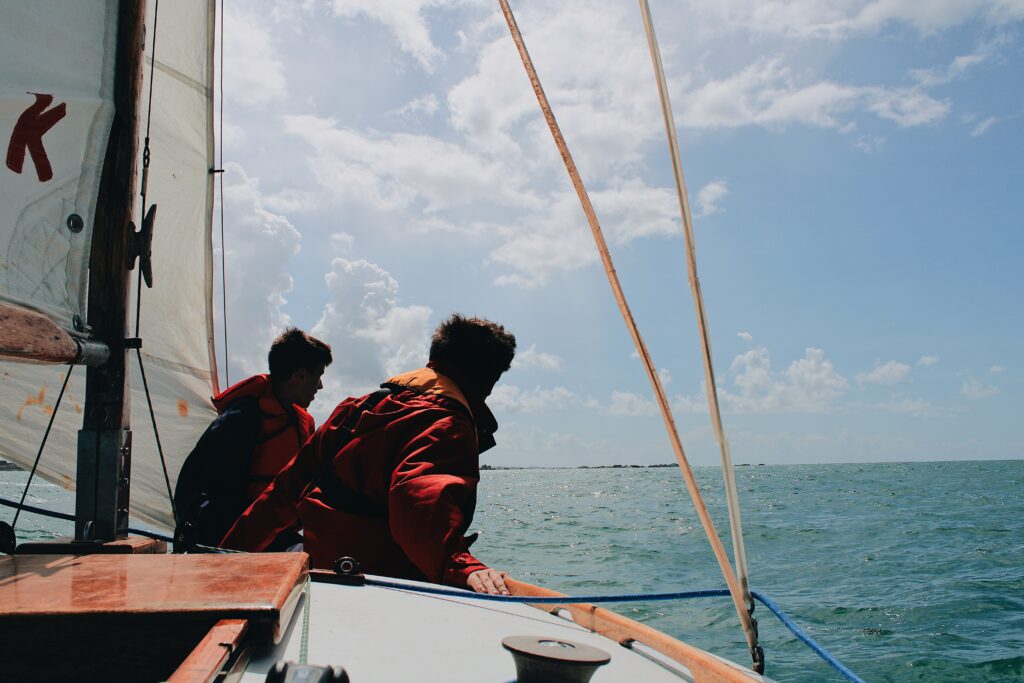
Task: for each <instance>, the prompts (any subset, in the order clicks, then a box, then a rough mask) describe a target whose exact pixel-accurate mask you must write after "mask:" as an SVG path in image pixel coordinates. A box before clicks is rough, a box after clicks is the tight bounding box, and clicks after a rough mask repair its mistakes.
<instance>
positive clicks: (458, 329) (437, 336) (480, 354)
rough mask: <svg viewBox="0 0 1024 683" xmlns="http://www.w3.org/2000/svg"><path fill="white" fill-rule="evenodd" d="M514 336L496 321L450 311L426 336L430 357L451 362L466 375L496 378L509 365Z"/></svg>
mask: <svg viewBox="0 0 1024 683" xmlns="http://www.w3.org/2000/svg"><path fill="white" fill-rule="evenodd" d="M515 355H516V338H515V336H514V335H513V334H512V333H511V332H508V331H507V330H506V329H505V328H504V327H502V326H501V325H499V324H498V323H494V322H491V321H490V320H485V319H484V318H476V317H474V318H467V317H465V316H462V315H459V314H458V313H453V314H452V315H451V316H450V317H449V318H448V319H447V320H445V321H444V322H442V323H441V324H440V325H438V326H437V330H435V331H434V336H433V338H432V339H431V340H430V360H432V361H440V362H442V363H445V364H446V365H450V366H453V367H454V368H455V369H457V370H459V371H460V372H462V373H463V374H465V375H467V376H468V377H469V378H470V379H474V380H479V381H483V382H491V381H494V382H497V381H498V378H500V377H501V375H502V373H503V372H505V371H506V370H508V369H509V368H510V367H512V359H513V358H514V357H515Z"/></svg>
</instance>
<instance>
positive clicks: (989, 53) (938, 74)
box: [910, 37, 1006, 86]
mask: <svg viewBox="0 0 1024 683" xmlns="http://www.w3.org/2000/svg"><path fill="white" fill-rule="evenodd" d="M1005 42H1006V39H1005V38H1003V37H1000V38H997V39H996V40H994V41H989V42H986V43H983V44H982V45H980V46H979V47H978V49H977V50H975V51H974V52H972V53H971V54H967V55H960V56H958V57H955V58H954V59H953V61H951V62H950V63H949V64H948V65H947V66H942V67H935V68H932V69H912V70H911V71H910V76H911V77H912V78H913V79H914V80H916V81H917V82H918V83H919V84H921V85H923V86H933V85H945V84H946V83H950V82H952V81H955V80H958V79H960V78H963V77H964V76H965V75H966V74H967V72H968V71H970V70H971V69H973V68H974V67H976V66H978V65H980V64H984V63H985V62H988V61H991V60H992V59H993V58H994V57H995V56H996V49H997V48H998V47H999V46H1001V45H1003V44H1005Z"/></svg>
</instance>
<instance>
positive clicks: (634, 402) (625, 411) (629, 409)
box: [587, 391, 658, 417]
mask: <svg viewBox="0 0 1024 683" xmlns="http://www.w3.org/2000/svg"><path fill="white" fill-rule="evenodd" d="M587 407H588V408H591V409H592V410H595V411H597V412H598V413H600V414H602V415H611V416H613V417H645V416H648V415H656V414H657V413H658V406H657V404H656V403H655V402H654V401H653V400H651V399H649V398H645V397H643V396H641V395H639V394H636V393H633V392H632V391H612V395H611V401H610V402H609V403H608V404H607V405H605V404H603V403H601V401H599V400H597V399H596V398H590V399H588V400H587Z"/></svg>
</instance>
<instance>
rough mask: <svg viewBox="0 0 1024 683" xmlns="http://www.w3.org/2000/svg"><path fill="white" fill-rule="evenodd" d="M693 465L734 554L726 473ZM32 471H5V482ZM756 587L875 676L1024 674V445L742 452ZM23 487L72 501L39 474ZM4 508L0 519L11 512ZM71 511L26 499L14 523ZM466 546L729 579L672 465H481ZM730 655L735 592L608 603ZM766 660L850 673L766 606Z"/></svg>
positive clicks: (505, 563)
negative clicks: (962, 451)
mask: <svg viewBox="0 0 1024 683" xmlns="http://www.w3.org/2000/svg"><path fill="white" fill-rule="evenodd" d="M696 474H697V478H698V480H699V483H700V487H701V490H702V494H703V496H704V498H705V500H706V501H707V504H708V507H709V509H710V510H711V513H712V516H713V517H714V519H715V524H716V525H717V527H718V532H719V536H720V537H721V539H722V542H723V544H724V545H725V547H726V549H727V551H728V552H729V554H730V555H731V554H732V544H731V541H730V539H729V536H728V513H727V511H726V508H725V501H724V496H723V485H722V477H721V473H720V472H719V471H718V470H717V469H715V468H697V469H696ZM26 476H27V474H26V473H25V472H0V496H3V497H5V498H12V497H16V496H17V495H20V493H21V487H22V486H23V485H24V481H25V479H26ZM736 477H737V483H738V486H739V489H740V499H741V508H742V513H743V527H744V535H745V539H746V541H745V542H746V550H747V565H748V570H749V574H750V583H751V586H752V587H753V588H754V589H756V590H759V591H760V592H762V593H764V594H765V595H767V596H768V597H770V598H772V599H773V600H774V601H775V602H776V603H778V604H779V605H780V606H781V607H782V608H783V609H784V610H786V611H787V612H788V613H789V615H790V616H791V617H792V618H793V619H795V620H796V621H797V622H798V623H799V624H800V625H801V626H803V628H804V629H805V630H806V631H807V632H808V633H809V634H810V635H811V636H812V637H813V638H815V639H816V640H818V641H819V642H820V643H821V644H822V645H823V646H824V647H825V648H826V649H828V650H830V651H831V652H832V653H833V654H835V655H836V656H838V657H839V658H840V659H841V660H842V661H843V662H844V663H845V664H846V665H847V666H849V667H850V668H851V669H852V670H853V671H855V672H856V673H857V674H859V675H860V676H861V677H862V678H864V679H865V680H868V681H985V682H995V681H1000V682H1001V681H1018V682H1019V681H1024V497H1022V496H1021V495H1020V487H1021V485H1022V483H1024V461H988V462H940V463H898V464H847V465H784V466H751V467H738V468H736ZM28 501H29V502H31V503H32V504H34V505H40V506H47V507H52V508H56V509H59V510H62V511H70V509H71V507H72V504H71V499H70V496H69V495H68V494H67V493H65V492H63V491H61V490H59V489H58V488H57V487H54V486H52V485H49V484H45V483H36V484H33V487H32V492H30V494H29V498H28ZM11 517H12V515H11V514H10V511H9V510H6V509H5V510H0V519H3V520H7V521H10V519H11ZM69 528H70V525H69V524H67V523H64V522H60V521H56V522H54V521H52V520H46V519H42V518H40V517H38V516H36V515H30V514H23V515H22V517H21V520H20V521H19V523H18V531H19V538H20V539H21V540H25V539H27V538H40V537H46V536H49V535H54V534H59V533H67V532H68V531H69ZM472 530H474V531H479V532H480V538H479V540H478V541H477V543H476V545H474V547H473V552H474V553H475V554H476V555H477V556H478V557H480V558H481V559H483V560H484V561H486V562H487V563H488V564H490V565H491V566H494V567H497V568H500V569H505V570H507V571H509V572H510V573H511V574H512V575H513V576H514V577H516V578H519V579H522V580H525V581H529V582H531V583H535V584H538V585H542V586H545V587H547V588H551V589H553V590H557V591H560V592H563V593H568V594H583V593H586V594H595V593H623V592H630V593H636V592H669V591H684V590H695V589H704V588H720V587H723V586H724V581H723V580H722V578H721V574H720V572H719V569H718V566H717V564H716V562H715V560H714V556H713V555H712V552H711V548H710V545H709V544H708V541H707V539H706V537H705V535H704V532H703V530H702V529H701V526H700V523H699V521H698V520H697V518H696V515H695V513H694V511H693V506H692V504H691V503H690V502H689V498H688V494H687V492H686V489H685V486H684V485H683V483H682V479H681V476H680V474H679V471H678V469H676V468H674V467H672V468H629V467H624V468H608V469H524V470H495V471H485V472H483V473H482V477H481V485H480V491H479V502H478V507H477V515H476V518H475V520H474V522H473V528H472ZM610 607H611V608H612V609H614V610H615V611H618V612H620V613H622V614H625V615H627V616H629V617H631V618H633V619H636V620H638V621H641V622H643V623H646V624H648V625H650V626H653V627H655V628H658V629H660V630H662V631H664V632H666V633H669V634H670V635H673V636H675V637H677V638H680V639H682V640H685V641H687V642H690V643H692V644H694V645H697V646H698V647H702V648H704V649H707V650H710V651H711V652H714V653H716V654H719V655H722V656H724V657H728V658H729V659H732V660H734V661H737V662H746V661H749V657H748V655H747V652H746V645H745V641H744V638H743V633H742V630H741V629H740V626H739V622H738V619H737V617H736V614H735V612H734V611H733V607H732V603H731V601H730V600H729V599H728V598H707V599H700V600H690V601H684V602H658V603H655V602H644V603H626V604H620V605H610ZM755 616H756V617H757V618H758V621H759V623H760V636H761V643H762V645H763V647H764V649H765V653H766V658H767V662H768V669H767V672H766V673H767V674H768V675H770V676H771V677H772V678H775V679H776V680H779V681H797V682H800V683H811V682H813V681H829V680H836V681H838V680H841V678H840V677H839V676H838V675H837V674H835V673H834V672H833V671H832V670H831V669H829V668H828V667H827V665H825V664H824V663H822V662H821V661H820V660H819V659H818V658H817V657H816V656H815V655H814V654H813V653H811V652H810V650H808V649H807V648H806V647H805V646H804V645H803V644H801V643H800V642H798V641H796V640H795V638H793V637H792V636H791V635H790V633H789V632H788V631H787V630H786V629H785V628H784V627H783V626H782V625H781V624H780V623H779V622H778V621H777V620H776V619H775V617H774V616H772V615H771V613H770V612H768V610H767V609H764V608H763V606H759V607H758V609H757V611H756V612H755Z"/></svg>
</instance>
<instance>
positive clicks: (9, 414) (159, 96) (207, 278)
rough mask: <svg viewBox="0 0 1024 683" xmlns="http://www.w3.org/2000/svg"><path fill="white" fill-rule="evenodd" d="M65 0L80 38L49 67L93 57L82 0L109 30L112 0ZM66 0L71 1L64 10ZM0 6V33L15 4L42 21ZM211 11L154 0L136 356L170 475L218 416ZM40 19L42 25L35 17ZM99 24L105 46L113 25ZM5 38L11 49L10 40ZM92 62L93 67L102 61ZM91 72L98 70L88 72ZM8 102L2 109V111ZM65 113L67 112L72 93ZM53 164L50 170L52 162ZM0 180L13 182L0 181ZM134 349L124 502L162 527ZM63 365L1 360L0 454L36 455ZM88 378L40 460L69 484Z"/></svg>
mask: <svg viewBox="0 0 1024 683" xmlns="http://www.w3.org/2000/svg"><path fill="white" fill-rule="evenodd" d="M155 4H156V3H154V2H152V1H151V2H149V3H148V8H147V11H148V17H147V21H146V29H147V34H146V50H147V55H146V61H145V68H144V87H143V92H142V97H143V100H142V102H141V106H140V112H141V121H140V127H139V136H140V137H139V165H140V173H139V178H140V182H141V178H142V150H143V149H144V137H145V134H146V123H147V115H146V110H147V101H148V97H149V91H150V82H149V80H150V66H151V62H150V59H151V58H152V56H153V37H154V16H153V12H154V9H155ZM60 5H61V6H62V9H61V10H60V11H58V10H54V11H53V12H52V13H50V12H47V13H46V14H47V16H48V17H49V23H51V24H53V25H54V26H56V27H58V29H59V30H58V33H59V34H60V35H63V32H64V31H68V32H73V33H74V34H75V38H74V39H73V40H71V42H69V43H66V44H68V45H69V46H70V47H69V54H68V56H67V58H66V59H65V60H64V61H65V63H62V64H61V65H60V66H59V67H58V68H56V69H55V70H56V71H58V72H62V70H63V69H64V68H68V69H70V68H75V69H77V68H78V67H79V65H80V63H81V62H85V61H88V60H87V59H83V58H82V55H81V51H80V50H81V49H84V47H85V46H84V45H83V41H79V40H78V33H79V32H80V30H81V25H83V24H88V21H89V20H88V19H87V18H86V17H85V16H82V17H81V21H78V20H77V19H78V17H79V15H84V14H85V11H84V9H82V8H84V7H86V6H88V7H89V8H90V10H91V11H92V12H93V16H95V15H96V14H99V15H102V16H103V19H104V22H105V23H104V26H105V27H107V28H106V29H105V30H108V31H112V30H113V29H112V28H110V27H112V26H114V25H115V23H116V17H115V16H114V14H115V9H114V8H116V5H117V3H116V2H109V3H101V2H89V3H85V2H82V1H81V0H75V1H74V2H71V1H70V0H68V2H64V3H60ZM64 5H67V8H73V10H72V9H67V11H65V8H63V6H64ZM2 12H3V18H4V21H3V26H4V29H3V32H4V33H5V34H6V33H15V34H17V33H18V31H19V29H17V28H12V27H16V26H18V24H16V23H11V21H8V18H10V19H11V20H12V21H20V20H21V19H22V18H23V17H22V16H21V15H25V17H27V19H26V21H31V22H35V23H38V22H39V21H40V20H38V19H37V18H35V15H36V14H39V13H40V11H39V10H38V9H37V8H33V9H32V10H29V9H25V10H24V11H20V10H19V11H14V12H11V11H9V10H8V9H6V7H5V9H4V10H2ZM213 22H214V5H213V2H212V0H175V2H164V3H161V4H160V7H159V17H157V21H156V23H155V34H156V48H155V54H156V65H155V69H154V70H153V74H154V75H153V79H154V83H153V84H152V85H153V108H152V115H151V120H150V143H149V146H150V151H151V163H150V168H149V181H148V191H147V203H148V204H156V205H158V209H157V218H156V225H155V234H154V240H153V275H154V283H153V288H152V289H145V288H144V289H143V292H142V315H141V320H140V329H139V336H141V337H142V339H143V347H142V358H143V362H144V363H145V369H146V377H147V379H148V382H149V388H150V393H151V395H152V400H153V406H154V409H155V411H156V417H157V424H158V427H159V429H160V438H161V442H162V444H163V449H164V453H165V456H166V457H167V467H168V471H169V472H170V475H171V477H172V484H173V478H174V477H175V476H176V474H177V472H178V469H179V467H180V465H181V462H182V461H183V460H184V458H185V456H186V455H187V454H188V452H189V450H190V449H191V447H192V445H193V444H194V443H195V441H196V439H198V437H199V434H201V433H202V430H203V429H204V428H205V427H206V425H207V424H208V423H209V421H210V420H211V419H212V418H213V415H214V412H213V408H212V405H211V403H210V396H211V394H212V393H215V392H216V382H217V380H216V365H215V359H214V356H213V317H212V286H213V285H212V245H211V241H210V229H211V228H210V221H211V214H212V205H213V180H212V179H213V176H212V175H211V174H210V169H211V168H212V167H213V100H212V98H213V90H212V84H213V61H212V60H213ZM39 30H40V31H42V30H44V29H43V28H42V27H40V28H39ZM104 36H105V39H106V40H108V42H109V43H110V45H111V46H112V45H113V41H114V37H113V35H112V34H111V35H107V34H104ZM69 40H70V39H69ZM0 43H2V41H0ZM84 43H88V41H84ZM45 44H46V45H47V46H50V47H53V46H58V45H60V44H61V40H60V39H59V38H56V39H55V38H47V39H46V41H45ZM89 47H93V46H89ZM110 49H111V50H112V49H113V48H112V47H111V48H110ZM0 50H3V52H2V54H4V55H6V54H7V49H6V46H4V47H0ZM104 58H105V59H106V56H105V57H104ZM96 62H97V60H96V59H93V60H92V63H93V64H96ZM109 62H110V63H109V68H110V69H112V65H113V54H110V55H109ZM6 64H7V62H5V71H6V70H7V69H6ZM96 68H97V70H98V69H99V66H96ZM91 77H92V78H94V80H95V79H96V78H97V77H96V76H95V74H93V75H92V76H91ZM105 78H106V79H107V80H109V78H108V77H105ZM18 87H19V88H21V90H22V92H24V91H25V90H32V89H33V88H35V89H39V88H40V86H35V85H26V86H24V87H22V86H18ZM108 108H109V107H108ZM6 112H7V110H6V109H5V110H4V115H5V116H6ZM68 115H69V116H70V115H71V110H70V104H69V111H68ZM108 118H109V117H108ZM56 129H57V128H56V127H55V128H54V129H53V130H51V132H50V133H47V135H46V137H45V140H46V144H47V147H48V149H49V145H50V135H51V134H52V133H53V132H54V131H55V130H56ZM101 137H102V141H101V144H99V147H100V148H101V153H102V147H103V146H105V144H106V130H104V131H103V134H102V136H101ZM51 156H52V155H51ZM91 161H92V166H90V167H89V168H88V173H90V174H93V175H98V170H99V167H100V163H101V162H100V160H98V159H97V160H91ZM54 168H55V170H56V168H57V167H56V165H55V166H54ZM23 175H24V174H23ZM55 175H56V174H55ZM78 182H82V181H78ZM2 191H3V192H5V193H6V192H7V191H8V189H7V186H6V184H5V185H4V187H3V190H2ZM3 196H4V197H6V196H7V195H6V194H4V195H3ZM90 208H91V207H90ZM65 211H66V209H65ZM142 212H143V207H142V206H141V202H139V201H136V219H135V222H136V224H137V225H138V224H140V223H141V215H142ZM83 217H85V214H83ZM85 223H86V225H87V230H86V231H83V234H85V232H88V230H89V229H91V223H90V220H88V219H87V220H86V221H85ZM61 225H63V222H62V223H61ZM76 239H78V237H76ZM85 258H87V257H85ZM84 262H85V261H84V260H83V263H84ZM132 281H133V284H132V293H131V302H130V309H131V311H132V314H131V320H130V321H129V335H133V334H134V330H135V319H134V318H135V316H134V310H135V305H134V304H135V295H136V292H135V285H136V275H135V273H134V272H133V274H132ZM83 317H84V314H83ZM132 355H133V357H131V358H130V359H129V367H130V368H131V388H132V392H131V406H132V424H131V426H132V430H133V438H134V445H133V456H132V463H131V480H132V490H131V511H132V515H133V516H136V517H140V518H142V519H144V520H146V521H149V522H154V523H157V524H160V525H162V526H168V527H169V526H170V525H171V524H172V519H171V508H170V504H169V502H168V496H167V490H166V486H165V484H164V479H163V472H162V470H161V468H160V462H159V458H158V455H157V449H156V441H155V439H154V437H153V430H152V426H151V425H150V420H149V410H148V407H147V405H146V398H145V394H144V393H143V384H142V378H141V376H140V373H139V366H138V361H137V359H136V358H135V357H134V354H132ZM65 372H67V367H65V366H43V365H27V364H15V363H0V421H2V423H3V425H4V427H3V429H2V430H0V457H2V458H5V459H8V460H12V461H14V462H17V463H19V464H22V465H31V463H32V460H33V458H34V457H35V452H36V449H37V448H38V445H39V441H40V439H41V437H42V433H43V431H44V429H45V427H46V423H47V420H48V419H49V415H50V413H51V412H52V406H53V401H54V400H55V399H56V394H57V392H58V391H59V389H60V384H61V381H62V379H63V374H64V373H65ZM84 379H85V369H84V368H76V369H75V371H74V374H73V376H72V379H71V383H70V384H69V386H68V390H67V394H66V395H65V397H64V405H62V407H61V409H60V412H59V414H58V416H57V419H56V421H55V423H54V427H53V432H52V433H51V435H50V439H49V441H48V443H47V447H46V451H45V453H44V455H43V458H42V461H41V464H40V468H39V472H40V474H41V475H42V476H44V477H46V478H47V479H49V480H51V481H54V482H57V483H59V484H61V485H63V486H65V487H66V488H72V487H73V485H74V476H75V460H76V448H77V432H78V429H79V428H80V426H81V421H82V415H81V410H82V406H83V405H84Z"/></svg>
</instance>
